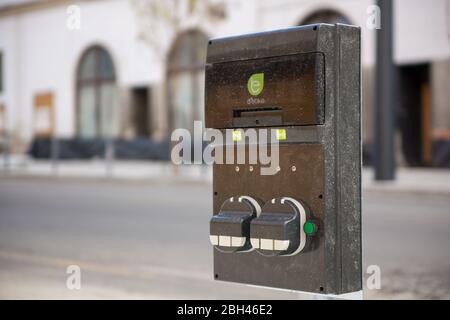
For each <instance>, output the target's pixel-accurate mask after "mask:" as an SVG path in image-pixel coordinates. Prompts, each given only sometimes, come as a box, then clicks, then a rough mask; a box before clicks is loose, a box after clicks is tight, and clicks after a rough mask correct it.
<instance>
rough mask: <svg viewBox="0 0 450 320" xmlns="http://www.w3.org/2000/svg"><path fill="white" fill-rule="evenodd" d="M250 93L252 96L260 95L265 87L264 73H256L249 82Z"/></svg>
mask: <svg viewBox="0 0 450 320" xmlns="http://www.w3.org/2000/svg"><path fill="white" fill-rule="evenodd" d="M247 89H248V93H250V94H251V95H252V96H257V95H259V94H260V93H261V92H262V91H263V89H264V73H254V74H252V75H251V77H250V78H249V79H248V82H247Z"/></svg>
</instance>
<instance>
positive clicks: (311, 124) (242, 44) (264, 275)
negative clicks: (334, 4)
mask: <svg viewBox="0 0 450 320" xmlns="http://www.w3.org/2000/svg"><path fill="white" fill-rule="evenodd" d="M360 68H361V67H360V29H359V28H358V27H355V26H349V25H343V24H335V25H331V24H315V25H307V26H300V27H293V28H287V29H282V30H276V31H270V32H263V33H255V34H246V35H242V36H234V37H227V38H219V39H213V40H211V41H210V42H209V44H208V53H207V61H206V78H205V100H206V103H205V123H206V127H207V128H215V129H220V130H225V129H233V130H238V129H244V130H245V129H246V128H254V129H256V130H261V129H263V128H264V129H267V128H271V129H276V130H279V132H280V133H281V137H280V139H279V168H278V171H277V173H276V174H273V175H261V174H260V171H259V170H258V169H259V168H258V165H249V164H240V165H239V166H238V167H239V168H237V166H236V165H231V164H215V165H214V167H213V211H214V212H213V216H212V218H211V221H210V242H211V244H212V245H213V246H214V278H215V279H217V280H223V281H232V282H238V283H244V284H251V285H260V286H267V287H275V288H283V289H290V290H298V291H304V292H311V293H323V294H344V293H350V292H356V291H360V290H362V265H361V133H360V130H361V129H360V115H361V111H360V110H361V85H360V77H361V75H360ZM227 147H230V146H227ZM232 147H233V148H234V146H232ZM238 169H239V170H238Z"/></svg>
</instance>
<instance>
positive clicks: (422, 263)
mask: <svg viewBox="0 0 450 320" xmlns="http://www.w3.org/2000/svg"><path fill="white" fill-rule="evenodd" d="M211 207H212V203H211V196H210V185H208V184H206V183H173V182H159V183H157V182H153V183H150V182H149V183H142V182H120V181H87V180H84V181H81V180H46V179H42V178H41V179H31V178H27V179H25V178H20V179H18V178H16V179H13V178H4V177H3V178H1V180H0V298H3V299H5V298H8V299H10V298H27V299H28V298H30V299H34V298H40V299H47V298H61V299H79V298H88V299H89V298H94V299H95V298H106V299H108V298H111V299H118V298H124V299H139V298H155V299H166V298H171V299H177V298H188V299H196V298H199V299H216V298H222V299H241V298H249V299H263V298H275V299H278V298H292V299H298V298H308V297H307V296H303V295H299V294H297V293H293V292H286V291H279V290H271V289H265V288H256V287H250V286H243V285H236V284H230V283H225V282H218V281H213V280H212V249H211V247H210V245H209V242H208V229H209V227H208V222H209V217H210V214H211ZM363 214H364V216H363V218H364V220H363V242H364V243H363V244H364V267H365V268H367V266H369V265H373V264H375V265H378V266H379V267H380V269H381V289H380V290H365V297H366V298H407V299H409V298H447V299H448V298H450V250H449V245H450V197H449V196H448V195H445V194H441V195H432V194H428V195H426V194H413V193H407V192H404V193H403V192H383V191H377V192H371V193H368V192H365V194H364V213H363ZM69 265H78V266H80V268H81V290H69V289H67V287H66V280H67V277H68V275H67V274H66V268H67V266H69ZM365 278H367V275H366V276H365Z"/></svg>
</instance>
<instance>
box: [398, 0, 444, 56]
mask: <svg viewBox="0 0 450 320" xmlns="http://www.w3.org/2000/svg"><path fill="white" fill-rule="evenodd" d="M449 8H450V0H433V1H424V0H396V1H395V6H394V12H395V46H394V52H395V60H396V62H398V63H402V64H404V63H419V62H426V61H430V60H443V59H449V58H450V30H449V25H450V11H449Z"/></svg>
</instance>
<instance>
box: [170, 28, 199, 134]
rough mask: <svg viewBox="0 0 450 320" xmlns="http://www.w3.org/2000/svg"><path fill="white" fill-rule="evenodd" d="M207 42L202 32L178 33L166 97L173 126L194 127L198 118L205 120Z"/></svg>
mask: <svg viewBox="0 0 450 320" xmlns="http://www.w3.org/2000/svg"><path fill="white" fill-rule="evenodd" d="M207 43H208V38H207V37H206V36H205V35H204V34H203V33H201V32H199V31H196V30H191V31H187V32H184V33H182V34H181V35H180V36H178V38H177V39H176V41H175V43H174V45H173V46H172V49H171V50H170V52H169V56H168V65H167V82H168V97H167V98H168V104H169V113H170V119H171V120H170V121H171V123H170V125H171V127H172V129H176V128H185V129H189V130H192V128H193V122H194V121H195V120H202V121H203V113H204V110H203V109H204V101H203V100H204V99H203V98H204V92H203V90H204V81H205V74H204V66H205V59H206V46H207Z"/></svg>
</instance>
